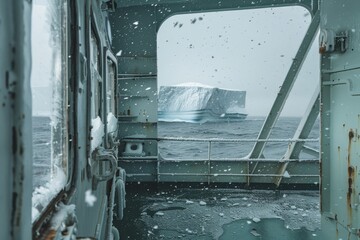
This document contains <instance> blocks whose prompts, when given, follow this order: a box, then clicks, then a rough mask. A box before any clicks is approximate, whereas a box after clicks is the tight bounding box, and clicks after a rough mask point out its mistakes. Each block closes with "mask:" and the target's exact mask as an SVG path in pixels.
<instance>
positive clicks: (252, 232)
mask: <svg viewBox="0 0 360 240" xmlns="http://www.w3.org/2000/svg"><path fill="white" fill-rule="evenodd" d="M250 233H251V234H252V235H253V236H255V237H260V236H261V234H259V233H258V232H257V231H256V229H252V230H251V231H250Z"/></svg>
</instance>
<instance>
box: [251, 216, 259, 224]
mask: <svg viewBox="0 0 360 240" xmlns="http://www.w3.org/2000/svg"><path fill="white" fill-rule="evenodd" d="M252 220H253V222H256V223H258V222H260V218H257V217H254V218H253V219H252Z"/></svg>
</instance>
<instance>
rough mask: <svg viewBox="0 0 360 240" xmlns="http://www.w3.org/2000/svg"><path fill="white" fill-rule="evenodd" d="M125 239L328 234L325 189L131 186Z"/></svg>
mask: <svg viewBox="0 0 360 240" xmlns="http://www.w3.org/2000/svg"><path fill="white" fill-rule="evenodd" d="M114 224H115V225H116V226H117V227H119V229H121V231H120V232H121V239H139V240H140V239H204V240H210V239H224V240H230V239H231V240H232V239H246V240H251V239H277V240H282V239H302V240H303V239H323V238H322V237H321V231H320V210H319V192H318V191H306V190H304V191H302V190H296V191H293V190H281V191H274V190H241V189H236V188H233V189H217V188H208V187H206V186H204V187H202V188H201V187H200V188H198V187H196V188H191V187H190V186H189V187H187V188H183V187H177V185H176V184H174V185H172V186H170V187H166V188H157V189H155V188H151V187H149V186H146V185H144V184H139V185H132V186H130V187H129V186H128V187H127V195H126V209H125V217H124V219H123V220H122V221H118V222H116V221H115V222H114Z"/></svg>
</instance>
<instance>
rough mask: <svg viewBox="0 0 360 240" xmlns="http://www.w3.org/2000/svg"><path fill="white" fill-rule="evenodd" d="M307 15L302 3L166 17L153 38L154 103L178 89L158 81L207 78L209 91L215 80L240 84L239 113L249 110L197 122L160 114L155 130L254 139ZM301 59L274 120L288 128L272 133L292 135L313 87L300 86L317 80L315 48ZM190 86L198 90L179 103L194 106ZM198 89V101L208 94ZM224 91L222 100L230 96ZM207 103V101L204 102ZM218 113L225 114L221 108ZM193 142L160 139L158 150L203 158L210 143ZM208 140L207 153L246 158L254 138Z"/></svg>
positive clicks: (203, 82)
mask: <svg viewBox="0 0 360 240" xmlns="http://www.w3.org/2000/svg"><path fill="white" fill-rule="evenodd" d="M310 22H311V16H310V14H309V13H308V11H307V10H306V9H304V8H301V7H280V8H267V9H257V10H241V11H226V12H214V13H201V14H184V15H177V16H173V17H171V18H169V19H167V20H166V21H165V22H164V23H163V25H162V26H161V27H160V30H159V33H158V38H157V41H158V81H159V84H158V86H160V89H159V90H160V91H159V111H160V112H161V111H162V109H161V108H162V104H161V102H162V99H164V102H165V103H166V104H167V105H169V104H172V102H169V100H168V99H169V97H168V96H169V95H171V94H176V93H174V91H179V89H176V88H168V89H167V91H165V92H162V91H161V86H176V85H178V86H179V85H187V86H190V87H191V86H195V87H196V86H203V87H205V88H206V87H207V86H210V87H212V88H211V90H209V91H208V92H209V93H208V94H209V95H211V94H212V92H214V91H213V88H219V89H226V90H229V89H230V90H236V91H239V92H240V91H245V92H246V100H245V113H246V114H248V115H247V117H246V119H245V120H244V121H238V122H234V121H231V119H228V121H226V120H225V121H221V120H220V121H214V122H205V123H203V122H200V123H197V124H194V123H192V124H191V123H184V122H177V121H178V119H176V118H177V116H174V117H173V119H170V120H169V121H167V122H166V121H160V122H159V125H158V135H159V137H175V138H176V137H186V138H202V139H209V138H223V139H228V138H230V139H240V138H241V139H256V138H257V136H258V134H259V132H260V130H261V127H262V125H263V122H264V120H265V117H266V116H267V114H268V113H269V111H270V109H271V106H272V104H273V102H274V100H275V98H276V95H277V93H278V91H279V88H280V87H281V85H282V82H283V81H284V79H285V76H286V74H287V71H288V70H289V68H290V65H291V63H292V61H293V60H294V59H293V57H294V56H295V54H296V51H297V50H298V48H299V46H300V43H301V40H302V39H303V38H304V35H305V33H306V30H307V28H308V26H309V24H310ZM194 33H196V34H194ZM280 39H281V40H280ZM313 45H314V44H313ZM307 59H308V60H307V62H308V63H305V64H304V66H305V68H303V70H302V71H301V73H300V74H299V76H298V79H297V81H296V85H295V87H294V88H293V91H292V92H295V94H294V95H295V98H291V96H290V98H289V99H288V101H287V104H286V107H285V108H284V111H283V112H282V115H281V117H280V119H279V123H278V125H277V126H279V124H280V125H281V123H285V124H286V123H287V124H289V126H288V129H286V130H285V131H286V134H282V135H281V131H280V134H277V135H272V137H274V138H275V137H276V138H281V139H286V138H287V139H288V138H291V137H292V136H293V134H294V132H295V130H296V128H297V124H298V122H299V121H300V118H301V116H302V114H303V112H304V111H305V109H306V107H307V104H306V101H308V99H309V98H311V95H312V91H306V89H309V88H313V87H314V83H315V84H316V83H317V82H318V74H317V73H318V69H319V66H318V62H319V61H318V56H317V52H316V51H315V52H314V53H312V54H310V55H308V58H307ZM314 63H316V64H314ZM311 64H312V65H311ZM312 66H315V67H312ZM314 68H315V69H314ZM193 82H195V83H193ZM178 86H177V87H178ZM304 86H308V88H306V87H304ZM195 87H194V88H193V91H197V92H196V93H194V94H192V95H191V94H190V95H189V96H188V98H187V100H188V101H187V103H185V104H188V105H189V107H194V101H193V100H194V97H199V94H200V92H199V91H201V89H200V90H199V88H198V89H197V90H196V88H195ZM162 93H163V96H162ZM179 95H180V94H179ZM204 96H205V97H203V99H202V101H203V102H206V101H207V100H208V99H207V98H206V97H207V96H208V95H204ZM222 98H223V99H221V101H231V100H226V97H222ZM181 104H184V101H182V103H181ZM207 106H213V105H212V104H211V103H210V104H209V103H208V104H207ZM193 110H198V109H195V108H194V109H193ZM205 110H208V109H205ZM204 112H205V111H204ZM203 114H206V112H205V113H203ZM159 115H160V114H159ZM221 116H226V111H224V113H222V114H220V118H221ZM200 117H201V116H200ZM284 117H285V118H287V119H285V118H284ZM289 117H291V118H289ZM224 119H226V118H224ZM160 120H161V119H160ZM171 121H172V122H171ZM284 121H285V122H284ZM174 122H175V123H174ZM249 124H250V125H251V126H249ZM176 130H178V131H176ZM283 133H284V131H283ZM313 136H314V135H313ZM287 144H288V143H285V145H287ZM194 145H195V144H194V143H193V142H189V143H182V145H181V147H180V146H179V143H178V142H171V141H167V142H161V143H160V144H159V153H160V154H161V157H164V158H172V155H176V156H177V158H178V157H179V156H180V158H198V159H207V157H208V154H209V153H208V148H207V146H208V143H206V142H203V143H201V142H200V143H196V145H198V147H195V146H194ZM211 145H212V147H211V157H212V158H224V156H227V157H234V158H244V157H246V156H247V155H248V154H249V153H250V151H251V150H252V147H253V145H254V142H240V143H239V142H237V143H228V142H220V143H212V144H211ZM275 145H276V146H281V147H283V145H284V143H274V144H272V145H271V146H275ZM174 149H175V150H176V149H178V150H179V151H180V150H181V149H183V150H185V149H191V150H192V151H187V154H186V156H184V155H183V154H175V153H174ZM282 151H283V150H282V149H281V150H280V151H277V150H275V149H274V148H273V150H272V152H269V151H267V152H266V154H268V156H265V157H275V158H281V157H282V155H281V154H283V152H282ZM285 151H286V146H285ZM188 153H189V154H190V155H188Z"/></svg>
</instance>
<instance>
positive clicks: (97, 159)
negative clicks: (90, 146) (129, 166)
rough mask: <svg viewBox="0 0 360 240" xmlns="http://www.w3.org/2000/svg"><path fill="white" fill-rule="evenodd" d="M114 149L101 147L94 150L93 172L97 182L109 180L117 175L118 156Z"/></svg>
mask: <svg viewBox="0 0 360 240" xmlns="http://www.w3.org/2000/svg"><path fill="white" fill-rule="evenodd" d="M115 156H116V155H115V153H114V151H111V150H106V149H104V148H102V147H99V148H98V149H97V150H96V151H94V152H93V157H92V159H93V161H92V164H91V172H92V176H93V180H94V181H95V183H97V182H102V181H108V180H110V179H111V178H113V177H114V176H115V172H116V170H117V158H116V157H115Z"/></svg>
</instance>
